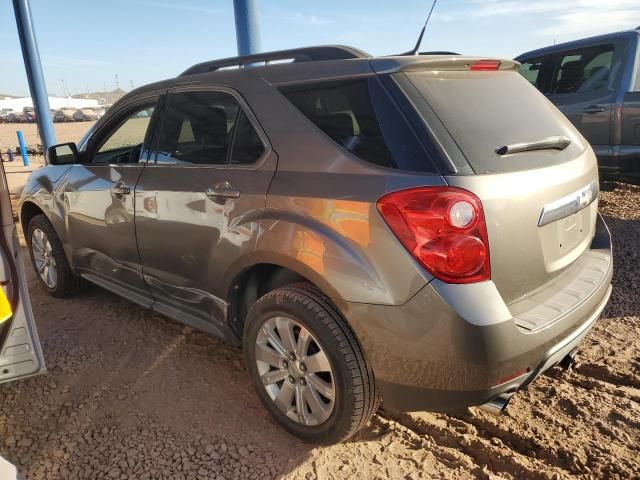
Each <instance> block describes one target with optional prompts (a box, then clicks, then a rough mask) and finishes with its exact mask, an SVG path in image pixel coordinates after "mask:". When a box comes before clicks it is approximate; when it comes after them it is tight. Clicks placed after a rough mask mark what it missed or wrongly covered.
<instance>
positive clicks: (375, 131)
mask: <svg viewBox="0 0 640 480" xmlns="http://www.w3.org/2000/svg"><path fill="white" fill-rule="evenodd" d="M280 91H281V92H282V94H283V95H284V96H285V97H286V98H287V99H288V100H289V101H290V102H291V103H292V104H293V105H294V106H295V107H296V108H297V109H298V110H300V112H302V114H303V115H304V116H305V117H307V118H308V119H309V120H310V121H311V122H313V124H314V125H315V126H316V127H317V128H318V129H320V130H321V131H322V132H324V133H325V134H326V135H327V136H328V137H329V138H331V140H333V141H334V142H336V143H337V144H338V145H340V146H341V147H342V148H344V149H345V150H348V151H349V152H351V153H352V154H354V155H355V156H357V157H359V158H360V159H362V160H364V161H366V162H369V163H372V164H374V165H378V166H382V167H387V168H395V169H401V170H410V171H428V172H433V171H434V170H435V168H434V166H433V163H432V162H431V161H430V160H429V158H428V157H427V154H426V152H425V150H424V148H423V147H422V145H421V144H420V141H419V140H418V139H417V137H416V134H415V132H414V131H413V130H412V128H411V127H410V126H409V125H408V124H407V122H406V121H405V119H404V118H403V116H402V114H401V113H400V111H399V110H398V107H397V106H396V105H395V104H394V102H393V101H392V99H391V98H390V97H389V95H388V94H387V93H386V92H385V91H384V89H383V87H382V86H381V85H380V83H379V82H378V80H377V79H376V78H369V79H357V80H345V81H330V82H320V83H314V84H305V85H303V86H287V87H281V88H280Z"/></svg>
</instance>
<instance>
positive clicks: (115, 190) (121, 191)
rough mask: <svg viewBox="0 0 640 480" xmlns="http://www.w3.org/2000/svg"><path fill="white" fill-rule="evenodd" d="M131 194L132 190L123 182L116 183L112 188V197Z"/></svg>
mask: <svg viewBox="0 0 640 480" xmlns="http://www.w3.org/2000/svg"><path fill="white" fill-rule="evenodd" d="M130 193H131V188H129V186H128V185H127V184H126V183H124V182H122V181H120V182H117V183H114V184H113V186H112V187H111V195H129V194H130Z"/></svg>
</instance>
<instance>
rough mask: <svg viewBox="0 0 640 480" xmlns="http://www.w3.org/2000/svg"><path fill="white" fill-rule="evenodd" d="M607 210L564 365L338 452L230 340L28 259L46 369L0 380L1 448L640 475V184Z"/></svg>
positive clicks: (212, 472)
mask: <svg viewBox="0 0 640 480" xmlns="http://www.w3.org/2000/svg"><path fill="white" fill-rule="evenodd" d="M68 125H73V124H68ZM2 127H4V125H2ZM601 211H602V212H603V213H604V214H605V215H606V220H607V222H608V224H609V227H610V228H611V230H612V233H613V235H614V244H615V250H614V251H615V257H616V258H615V260H616V269H615V275H614V291H613V296H612V299H611V302H610V304H609V306H608V307H607V309H606V311H605V313H604V315H603V317H602V319H601V320H600V321H599V323H598V324H597V325H596V327H595V328H594V329H593V330H592V331H591V333H590V334H589V336H588V337H587V339H586V340H585V342H584V343H583V345H582V348H581V349H580V352H579V353H578V358H577V364H576V365H575V367H574V368H573V369H572V370H569V371H561V370H559V369H553V370H552V371H551V372H550V373H549V374H548V375H545V376H543V377H541V378H539V379H537V380H536V382H534V384H532V385H531V386H530V387H529V388H528V389H527V390H525V391H523V392H521V393H519V394H518V395H516V396H515V398H514V400H513V401H512V402H511V404H510V406H509V408H508V410H507V413H506V414H505V415H503V416H501V417H493V416H490V415H488V414H485V413H484V412H481V411H479V410H477V409H471V410H470V411H469V412H467V413H465V414H460V415H458V416H448V415H443V414H431V413H419V414H407V415H394V414H391V413H389V412H385V411H384V410H381V411H380V412H379V414H378V415H376V416H375V417H374V419H373V420H372V422H371V423H370V425H368V427H367V428H365V429H364V430H363V431H361V432H360V433H359V434H358V435H357V436H356V437H355V438H353V439H352V440H351V441H349V442H346V443H344V444H341V445H336V446H332V447H314V446H313V445H306V444H302V443H300V442H299V441H298V440H297V439H295V438H294V437H292V436H290V435H288V434H287V433H285V432H284V431H283V430H282V429H281V428H279V427H278V426H277V425H276V424H275V423H274V422H273V421H272V420H271V418H270V417H269V416H268V414H267V413H266V412H265V410H264V409H263V408H262V406H261V405H260V402H259V400H258V398H257V397H256V395H255V394H254V392H253V390H252V387H251V385H250V383H249V380H248V376H247V373H246V370H245V367H244V365H243V360H242V356H241V352H240V351H239V350H237V349H235V348H230V347H228V346H225V345H224V344H223V343H222V342H221V341H219V340H217V339H214V338H211V337H208V336H206V335H204V334H200V333H197V332H194V331H193V330H191V329H190V328H188V327H184V326H182V325H179V324H177V323H174V322H172V321H170V320H167V319H165V318H164V317H161V316H160V315H157V314H154V313H152V312H149V311H147V310H144V309H142V308H141V307H138V306H136V305H133V304H131V303H128V302H127V301H125V300H123V299H121V298H119V297H117V296H115V295H113V294H111V293H108V292H106V291H104V290H102V289H100V288H98V287H94V288H92V289H90V290H89V291H88V292H86V293H84V294H82V295H80V296H78V297H76V298H73V299H65V300H60V299H54V298H51V297H49V296H47V295H46V294H45V293H44V291H43V289H42V288H41V287H40V286H39V284H38V283H37V280H36V278H35V276H34V275H33V273H32V269H31V267H30V264H27V271H28V273H29V287H30V291H31V298H32V303H33V308H34V312H35V316H36V320H37V324H38V329H39V334H40V339H41V341H42V344H43V349H44V354H45V359H46V362H47V367H48V373H47V375H44V376H39V377H35V378H31V379H28V380H24V381H20V382H14V383H10V384H7V385H2V386H0V455H1V456H3V457H5V458H7V459H8V460H10V461H12V462H13V463H15V464H17V465H18V466H19V468H20V470H21V471H22V472H24V473H25V475H26V478H27V479H65V480H66V479H98V478H100V479H102V478H111V479H152V478H153V479H156V478H163V479H165V478H166V479H192V478H195V479H231V478H248V479H267V478H283V479H305V480H314V479H322V480H324V479H345V478H351V479H363V480H364V479H367V480H369V479H378V478H379V479H382V478H393V479H396V478H399V479H406V480H409V479H413V480H416V479H420V478H451V479H454V478H455V479H465V478H474V479H475V478H508V479H523V478H533V479H563V478H585V479H586V478H613V479H615V478H625V479H626V478H640V324H639V322H640V300H639V297H638V289H639V288H640V268H639V265H640V263H639V256H640V253H639V252H640V188H639V187H632V186H624V185H623V186H621V187H620V188H618V189H617V190H615V191H612V192H603V193H602V194H601ZM24 253H25V254H24V256H23V257H24V260H25V262H28V261H29V260H28V256H27V255H26V252H24Z"/></svg>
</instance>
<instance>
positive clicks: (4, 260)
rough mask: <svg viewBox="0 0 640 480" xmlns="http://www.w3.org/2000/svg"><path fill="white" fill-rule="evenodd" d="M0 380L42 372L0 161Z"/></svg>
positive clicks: (16, 237)
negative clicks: (0, 221)
mask: <svg viewBox="0 0 640 480" xmlns="http://www.w3.org/2000/svg"><path fill="white" fill-rule="evenodd" d="M0 218H1V219H2V233H1V234H0V383H3V382H8V381H9V380H15V379H18V378H24V377H28V376H31V375H36V374H38V373H44V371H45V366H44V359H43V357H42V351H41V349H40V342H39V341H38V333H37V332H36V325H35V322H34V320H33V313H32V312H31V301H30V300H29V292H28V291H27V282H26V279H25V274H24V266H23V264H22V257H21V256H20V246H19V245H18V236H17V235H16V226H15V224H14V223H13V212H12V211H11V200H10V199H9V189H8V188H7V182H6V177H5V174H4V166H3V165H2V162H0Z"/></svg>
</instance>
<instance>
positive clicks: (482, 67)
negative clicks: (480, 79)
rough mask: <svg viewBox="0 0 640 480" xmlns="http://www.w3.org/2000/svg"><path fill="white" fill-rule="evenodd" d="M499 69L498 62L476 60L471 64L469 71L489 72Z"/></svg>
mask: <svg viewBox="0 0 640 480" xmlns="http://www.w3.org/2000/svg"><path fill="white" fill-rule="evenodd" d="M499 68H500V60H478V61H477V62H475V63H472V64H471V66H470V67H469V70H470V71H472V72H491V71H494V70H498V69H499Z"/></svg>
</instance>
